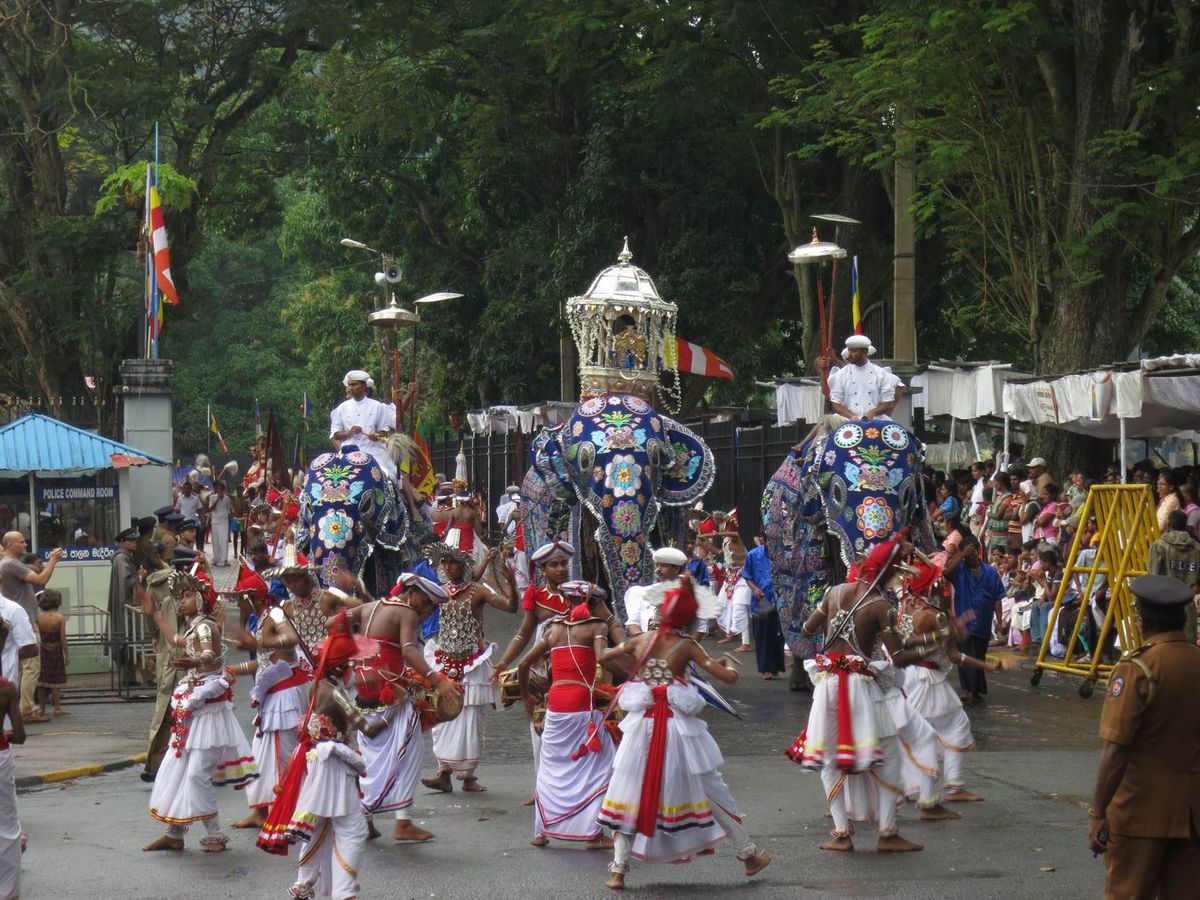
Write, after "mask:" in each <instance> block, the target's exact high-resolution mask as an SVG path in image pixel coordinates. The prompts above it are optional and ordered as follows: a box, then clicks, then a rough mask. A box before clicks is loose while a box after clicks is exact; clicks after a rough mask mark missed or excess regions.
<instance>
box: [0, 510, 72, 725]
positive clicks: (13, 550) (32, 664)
mask: <svg viewBox="0 0 1200 900" xmlns="http://www.w3.org/2000/svg"><path fill="white" fill-rule="evenodd" d="M3 545H4V559H3V560H0V594H3V595H4V596H5V597H8V598H9V599H11V600H14V601H16V603H17V604H18V605H19V606H20V607H21V608H22V609H23V610H25V615H26V616H27V617H28V619H29V627H30V628H31V629H33V630H34V634H35V635H36V624H35V623H36V622H37V617H38V608H37V595H36V593H35V592H34V588H35V587H37V586H43V587H44V586H45V585H46V583H47V582H49V581H50V577H51V576H52V575H53V574H54V567H55V566H57V565H58V561H59V560H60V559H62V557H63V550H62V547H55V548H54V550H52V551H51V552H50V559H49V562H48V563H47V565H46V567H45V568H44V569H43V570H42V571H41V572H35V571H34V570H33V569H31V568H30V567H29V566H27V565H25V563H23V562H21V557H22V556H24V555H25V551H26V550H27V549H28V544H26V542H25V535H23V534H21V532H19V531H10V532H9V533H8V534H6V535H5V536H4V541H3ZM35 640H36V637H35ZM21 659H22V662H21V676H20V683H21V715H22V716H23V717H24V718H25V721H26V722H48V721H50V720H49V719H47V718H46V717H45V716H35V715H33V697H34V694H35V693H36V692H37V685H38V675H39V673H40V672H41V665H42V664H41V659H40V657H39V655H38V654H37V653H33V654H31V655H29V656H28V657H25V656H22V657H21ZM5 677H8V678H10V680H13V681H16V680H17V679H16V678H14V677H12V676H10V675H9V673H7V672H6V673H5Z"/></svg>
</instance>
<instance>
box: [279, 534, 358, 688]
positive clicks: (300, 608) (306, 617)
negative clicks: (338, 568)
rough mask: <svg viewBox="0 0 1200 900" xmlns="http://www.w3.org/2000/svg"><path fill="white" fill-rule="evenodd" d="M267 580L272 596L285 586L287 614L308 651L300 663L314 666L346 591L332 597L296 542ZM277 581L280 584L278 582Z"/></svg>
mask: <svg viewBox="0 0 1200 900" xmlns="http://www.w3.org/2000/svg"><path fill="white" fill-rule="evenodd" d="M262 574H263V579H264V580H265V581H267V582H268V583H269V584H270V585H271V589H272V593H276V594H278V593H279V592H280V591H279V589H280V588H281V587H282V588H283V591H284V596H285V597H286V601H285V604H284V611H285V612H286V613H287V614H288V616H289V617H290V619H291V625H292V627H293V628H294V629H295V630H296V634H297V636H298V637H299V639H300V644H301V645H302V646H303V648H304V650H306V651H307V652H302V653H301V654H300V660H299V662H300V664H301V665H302V666H310V667H311V665H310V663H309V658H310V657H311V658H312V659H315V658H316V655H317V648H318V647H320V646H321V643H322V642H323V641H324V640H325V636H326V630H325V622H326V621H327V620H328V619H329V617H331V616H332V615H333V614H334V613H335V612H337V608H336V606H337V604H335V602H334V601H335V600H340V599H341V598H340V596H339V595H341V594H345V592H344V591H341V590H340V589H339V590H338V592H337V593H331V594H329V595H328V596H326V595H325V593H324V592H323V591H322V590H321V588H320V586H319V584H318V583H317V575H316V573H315V572H314V571H313V570H312V568H310V567H309V566H308V565H307V561H303V562H302V561H301V558H300V555H299V554H298V553H297V552H296V545H295V542H293V541H289V542H288V543H286V544H285V545H284V548H283V560H282V561H281V562H280V564H279V565H278V566H275V567H273V568H270V569H266V570H265V571H264V572H263V573H262ZM276 579H277V581H276ZM354 600H355V598H353V597H351V598H349V600H348V603H347V605H350V606H353V605H355V603H354Z"/></svg>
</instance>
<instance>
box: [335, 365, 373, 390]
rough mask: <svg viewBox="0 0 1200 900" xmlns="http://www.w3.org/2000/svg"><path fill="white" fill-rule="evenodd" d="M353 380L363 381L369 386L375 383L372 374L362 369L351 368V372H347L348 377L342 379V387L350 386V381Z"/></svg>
mask: <svg viewBox="0 0 1200 900" xmlns="http://www.w3.org/2000/svg"><path fill="white" fill-rule="evenodd" d="M352 381H361V382H363V383H364V384H365V385H366V386H367V387H370V386H371V385H372V384H374V383H375V382H373V381H372V380H371V376H370V375H368V374H367V373H366V372H364V371H363V370H362V369H351V370H350V371H349V372H347V373H346V377H345V378H343V379H342V387H350V382H352Z"/></svg>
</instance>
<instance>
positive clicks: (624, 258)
mask: <svg viewBox="0 0 1200 900" xmlns="http://www.w3.org/2000/svg"><path fill="white" fill-rule="evenodd" d="M617 259H618V260H620V261H621V262H623V263H628V262H629V261H630V260H631V259H633V254H632V253H630V252H629V235H625V246H624V247H622V248H621V252H620V253H618V254H617Z"/></svg>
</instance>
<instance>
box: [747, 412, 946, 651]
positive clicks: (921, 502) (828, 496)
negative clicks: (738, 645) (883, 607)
mask: <svg viewBox="0 0 1200 900" xmlns="http://www.w3.org/2000/svg"><path fill="white" fill-rule="evenodd" d="M924 453H925V447H924V445H923V444H922V443H921V442H920V441H919V440H918V439H917V438H916V436H915V435H913V434H912V433H911V432H909V431H908V429H906V428H905V427H904V426H902V425H900V424H898V423H896V422H893V421H892V420H891V419H872V420H869V421H848V420H843V421H841V422H840V424H838V425H836V426H835V427H834V428H833V429H832V430H828V431H826V430H823V429H814V431H813V433H812V434H810V435H809V437H808V439H807V440H806V441H805V442H804V443H803V444H800V445H798V446H796V447H793V448H792V449H791V451H790V452H789V453H788V455H787V459H785V460H784V461H783V465H781V466H780V467H779V470H778V471H777V472H776V473H775V474H774V476H772V478H771V480H770V481H769V482H768V483H767V487H766V489H765V491H764V492H763V499H762V523H763V536H764V537H765V539H766V542H767V552H768V554H769V555H770V557H771V566H772V576H773V584H774V587H775V594H776V596H777V598H778V603H779V616H780V620H781V622H782V625H783V633H784V637H785V638H786V640H787V643H788V647H789V649H790V650H791V651H792V653H793V654H794V655H795V656H798V657H801V658H807V657H809V656H811V655H812V652H813V651H815V650H816V649H817V648H818V646H819V640H820V638H819V637H818V638H817V639H816V643H814V641H813V639H810V638H806V637H805V636H804V634H803V632H802V631H801V628H802V626H803V625H804V621H805V619H807V618H808V615H809V612H810V611H811V610H812V608H813V607H814V606H815V605H816V604H817V603H819V602H820V600H821V597H822V596H823V595H824V592H825V588H826V587H828V586H829V585H830V584H836V583H838V582H840V581H842V580H843V578H844V577H845V572H846V570H847V568H848V567H849V566H850V565H852V564H853V563H854V562H855V560H856V559H857V557H858V555H859V554H862V553H864V552H866V551H867V550H868V549H870V547H872V546H873V545H875V544H877V543H879V542H880V541H884V540H887V539H888V538H890V537H892V536H893V535H894V534H895V533H896V532H898V531H899V530H900V529H901V528H905V527H907V528H908V529H909V538H908V539H909V540H910V541H912V542H913V544H914V545H915V546H917V548H918V549H920V550H923V551H925V552H931V551H932V550H933V534H932V532H931V531H930V528H929V518H928V515H927V510H926V506H925V495H924V487H923V482H922V480H921V464H922V460H923V458H924Z"/></svg>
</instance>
